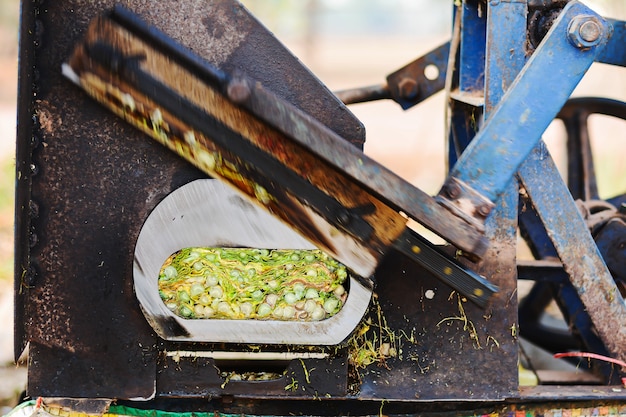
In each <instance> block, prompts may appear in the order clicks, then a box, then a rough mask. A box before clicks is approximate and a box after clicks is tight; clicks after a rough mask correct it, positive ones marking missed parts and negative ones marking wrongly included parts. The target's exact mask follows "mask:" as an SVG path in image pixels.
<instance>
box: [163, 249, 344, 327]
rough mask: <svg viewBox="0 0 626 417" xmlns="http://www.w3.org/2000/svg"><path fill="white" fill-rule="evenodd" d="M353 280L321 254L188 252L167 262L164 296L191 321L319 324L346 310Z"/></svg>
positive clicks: (259, 251)
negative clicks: (348, 280) (234, 320)
mask: <svg viewBox="0 0 626 417" xmlns="http://www.w3.org/2000/svg"><path fill="white" fill-rule="evenodd" d="M347 277H348V273H347V270H346V267H345V266H344V265H342V264H340V263H339V262H337V261H336V260H334V259H333V258H331V257H329V256H328V255H327V254H326V253H324V252H322V251H320V250H284V249H274V250H269V249H250V248H186V249H182V250H180V251H178V252H176V253H175V254H173V255H172V256H170V257H169V258H168V259H167V261H165V263H164V264H163V267H162V268H161V272H160V274H159V294H160V296H161V299H162V300H163V302H164V303H165V305H166V306H167V307H168V308H169V309H170V310H172V311H173V312H174V313H175V314H176V315H178V316H180V317H183V318H185V319H242V320H286V321H319V320H324V319H327V318H329V317H331V316H333V315H335V314H337V312H339V310H341V307H342V306H343V305H344V303H345V300H346V298H347V296H348V293H347V291H346V288H345V287H344V283H345V281H346V278H347Z"/></svg>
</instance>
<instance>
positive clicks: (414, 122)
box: [0, 0, 626, 415]
mask: <svg viewBox="0 0 626 417" xmlns="http://www.w3.org/2000/svg"><path fill="white" fill-rule="evenodd" d="M207 1H208V0H207ZM243 3H244V5H245V6H246V7H247V8H248V9H249V10H250V11H251V12H252V13H253V14H254V15H255V16H256V17H257V18H258V19H259V20H260V21H261V22H263V24H265V25H266V26H267V27H268V28H269V29H270V30H271V31H272V32H274V34H275V35H276V36H277V37H278V38H279V39H280V40H282V41H283V42H284V43H285V44H286V45H287V47H288V48H289V49H291V51H292V52H293V53H294V54H295V55H296V56H297V57H299V58H300V60H301V61H302V62H303V63H304V64H305V65H306V66H307V67H309V68H310V69H311V71H312V72H313V73H314V74H316V75H317V76H318V77H319V78H320V79H321V80H322V81H323V82H324V83H325V84H326V85H327V86H328V87H329V88H330V89H331V90H341V89H345V88H351V87H361V86H368V85H372V84H379V83H382V82H384V80H385V77H386V75H387V74H389V73H391V72H393V71H394V70H396V69H398V68H400V67H402V66H404V65H405V64H407V63H409V62H411V61H412V60H414V59H415V58H417V57H419V56H420V55H422V54H424V53H426V52H428V51H429V50H431V49H432V48H434V47H436V46H438V45H439V44H440V43H442V42H444V41H445V40H447V39H448V38H449V34H450V30H451V10H452V3H453V2H452V0H450V1H440V0H245V1H243ZM584 3H586V4H588V5H589V6H590V7H592V8H593V9H594V10H596V11H597V12H599V13H600V14H602V15H604V16H608V17H613V18H617V19H622V20H626V1H624V0H586V1H584ZM18 22H19V1H18V0H0V173H1V174H0V406H5V407H10V406H13V405H15V404H14V402H15V401H16V399H17V395H18V393H19V392H20V391H21V390H22V389H23V388H24V383H25V378H26V376H25V370H24V369H23V368H22V367H16V366H15V365H14V364H13V353H12V352H13V346H12V344H13V341H12V337H13V336H12V333H13V326H12V321H13V304H12V302H13V301H12V293H13V287H12V285H13V284H12V279H13V266H12V259H13V187H14V160H15V156H14V152H15V131H16V101H17V66H18V60H17V53H18V25H19V23H18ZM625 71H626V70H625V69H620V68H613V67H610V66H606V65H601V64H596V65H594V66H593V67H592V69H591V71H590V72H589V73H588V74H587V75H586V76H585V79H584V80H583V82H582V83H581V84H580V86H579V88H578V89H577V90H576V92H575V95H577V96H599V97H609V98H614V99H619V100H623V101H626V76H625V74H626V73H625ZM351 110H352V111H353V112H354V113H355V114H356V116H357V117H358V118H359V119H360V120H361V121H362V122H363V123H364V125H365V127H366V130H367V141H366V144H365V152H366V153H367V154H369V155H370V156H371V157H373V158H374V159H376V160H378V161H379V162H381V163H383V164H384V165H386V166H387V167H389V168H390V169H392V170H393V171H395V172H396V173H397V174H399V175H401V176H402V177H404V178H405V179H407V180H408V181H410V182H412V183H413V184H415V185H416V186H418V187H419V188H421V189H423V190H424V191H426V192H428V193H431V194H433V193H436V192H437V191H438V189H439V188H440V186H441V184H442V182H443V179H444V175H445V169H446V168H445V159H444V150H445V140H444V97H443V95H442V94H438V95H436V96H434V97H432V98H430V99H428V100H427V101H426V102H424V103H422V104H421V105H419V106H417V107H414V108H412V109H410V110H408V111H406V112H404V111H402V110H401V108H400V107H399V106H398V105H396V104H394V103H393V102H386V101H382V102H376V103H365V104H358V105H354V106H351ZM591 129H592V136H593V138H594V143H593V146H594V157H595V158H596V168H597V170H598V176H599V181H600V193H601V195H602V196H605V197H606V196H610V195H612V194H614V193H617V192H621V191H623V190H626V175H625V168H624V167H626V152H624V151H625V150H626V146H625V143H624V139H626V137H625V136H626V123H625V122H623V121H615V120H605V119H604V118H602V117H599V116H597V117H596V119H593V120H591ZM563 139H564V131H563V128H562V126H559V125H558V123H554V124H553V126H551V127H550V128H549V129H548V132H547V133H546V141H547V142H548V143H549V146H550V148H551V150H552V152H553V154H554V155H555V158H556V159H557V162H559V160H560V154H561V151H560V149H561V148H562V146H563ZM2 411H3V410H1V409H0V415H2V414H3V412H2Z"/></svg>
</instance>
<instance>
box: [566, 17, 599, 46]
mask: <svg viewBox="0 0 626 417" xmlns="http://www.w3.org/2000/svg"><path fill="white" fill-rule="evenodd" d="M603 29H604V28H603V26H602V24H601V23H600V21H599V20H598V19H597V18H596V17H594V16H576V17H574V18H573V19H572V20H571V21H570V23H569V26H568V27H567V35H568V37H569V40H570V42H571V43H572V45H574V46H575V47H577V48H580V49H589V48H591V47H592V46H596V45H598V44H599V43H600V42H601V41H602V32H603Z"/></svg>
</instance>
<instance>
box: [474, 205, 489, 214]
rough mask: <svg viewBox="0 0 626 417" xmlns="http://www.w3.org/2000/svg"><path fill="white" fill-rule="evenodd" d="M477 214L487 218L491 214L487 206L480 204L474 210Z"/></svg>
mask: <svg viewBox="0 0 626 417" xmlns="http://www.w3.org/2000/svg"><path fill="white" fill-rule="evenodd" d="M476 210H477V211H478V214H479V215H480V216H482V217H487V216H488V215H489V213H491V207H490V206H489V205H488V204H481V205H480V206H478V207H477V208H476Z"/></svg>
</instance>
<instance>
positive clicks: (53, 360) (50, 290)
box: [16, 1, 364, 398]
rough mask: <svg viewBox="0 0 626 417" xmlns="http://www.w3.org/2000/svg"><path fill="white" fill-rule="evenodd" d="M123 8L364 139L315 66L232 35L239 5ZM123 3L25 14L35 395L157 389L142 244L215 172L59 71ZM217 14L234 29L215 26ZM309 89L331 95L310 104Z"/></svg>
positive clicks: (25, 316)
mask: <svg viewBox="0 0 626 417" xmlns="http://www.w3.org/2000/svg"><path fill="white" fill-rule="evenodd" d="M123 3H124V4H125V5H126V6H128V7H129V8H131V9H134V10H137V11H138V12H139V13H142V14H144V16H145V18H146V19H147V20H148V21H150V22H151V23H152V24H154V25H156V26H158V27H160V28H162V29H163V30H164V31H166V32H168V33H169V34H170V35H171V36H174V37H176V38H178V39H179V40H181V41H182V42H183V43H184V44H185V45H187V46H188V47H189V48H191V49H192V50H195V51H199V52H200V53H202V54H204V55H205V56H207V57H208V58H215V57H217V58H220V59H221V61H220V62H223V63H224V65H232V66H240V67H241V66H244V64H245V65H252V67H253V68H254V69H255V70H256V69H259V71H258V72H256V73H257V74H261V75H262V73H263V71H264V69H270V71H271V72H270V73H265V74H266V75H265V76H266V77H267V80H264V81H265V82H267V83H268V84H269V85H274V86H277V87H278V86H280V87H281V88H282V90H280V93H282V94H284V95H285V96H287V97H289V98H294V97H298V100H300V102H299V103H300V104H302V105H303V106H306V105H312V106H313V107H311V108H307V110H309V111H314V112H315V113H316V114H317V115H318V116H320V117H321V118H322V119H323V118H324V117H326V121H329V123H330V124H331V125H333V126H334V128H336V129H337V130H339V131H341V133H342V135H344V136H346V137H348V138H350V139H351V141H352V142H353V143H354V144H356V145H359V144H362V141H363V135H364V132H363V129H362V126H361V124H360V123H359V122H358V121H357V120H356V119H355V118H354V117H353V116H352V115H351V114H350V113H349V112H348V111H347V110H345V108H344V107H343V106H342V105H341V104H337V102H338V101H336V99H334V97H333V96H332V94H330V92H327V91H326V90H325V87H324V86H323V85H321V83H319V82H318V81H317V80H316V79H314V77H312V76H311V75H310V74H309V75H307V74H306V70H303V69H302V68H296V67H298V65H296V64H295V63H296V60H295V58H293V57H290V56H289V55H288V54H287V53H286V51H284V50H282V49H281V47H280V46H279V45H278V43H277V42H276V41H272V40H271V39H270V37H269V36H270V35H269V34H268V33H267V32H264V30H262V29H261V27H260V26H258V25H257V24H256V23H254V22H253V21H252V20H249V26H248V29H249V32H247V33H246V32H243V33H241V34H242V35H245V36H243V37H240V38H238V39H233V36H234V35H235V34H234V31H235V27H234V25H228V24H227V23H228V22H229V20H228V19H229V18H230V19H231V20H230V21H232V19H233V18H234V17H233V16H237V18H238V19H239V18H242V19H243V18H245V19H250V18H249V17H247V15H246V13H245V12H244V11H243V9H241V8H237V7H236V8H234V9H232V10H231V9H227V3H228V2H206V3H203V4H201V5H198V4H196V2H167V1H164V2H147V1H126V2H123ZM113 4H114V2H113V1H90V2H86V1H63V2H23V6H22V7H23V11H22V23H23V27H22V33H23V36H22V43H21V46H20V54H21V55H20V56H21V66H20V110H19V114H20V121H19V124H20V131H19V136H18V144H17V148H18V154H17V160H18V168H17V169H18V179H19V186H18V202H17V224H18V227H17V229H16V230H17V233H16V271H18V272H17V273H16V294H17V295H16V301H17V302H16V317H17V319H18V321H17V323H16V334H17V337H16V354H19V353H20V352H21V351H22V349H23V348H24V347H25V345H26V343H27V341H30V342H31V350H30V360H29V363H30V366H29V374H30V375H29V387H28V393H29V394H30V395H43V396H74V397H120V396H121V397H122V398H149V397H151V396H152V395H154V389H155V388H154V381H155V377H156V373H157V367H156V353H157V348H156V337H155V335H154V334H153V332H152V330H151V329H150V327H149V326H148V324H147V323H146V322H145V319H144V318H143V316H142V314H141V311H140V309H139V306H138V304H137V301H136V299H135V296H134V294H133V288H132V254H133V249H134V242H135V240H136V238H137V234H138V232H139V228H140V227H141V225H142V223H143V219H145V217H146V216H147V214H148V213H149V212H150V211H151V209H152V208H153V207H154V206H155V205H156V204H157V203H158V202H159V201H160V200H161V199H162V198H164V197H165V196H166V195H167V194H168V193H169V192H170V191H172V190H174V189H176V188H177V187H179V186H180V185H182V184H185V183H187V182H189V181H191V180H193V179H196V178H201V177H204V174H202V173H200V172H199V171H197V170H196V169H195V168H193V167H191V166H190V165H188V164H187V163H185V162H183V161H182V160H180V159H179V158H177V157H176V156H175V155H170V154H169V153H167V152H163V150H162V148H161V147H160V146H158V145H157V144H153V143H150V141H146V139H145V137H143V135H141V134H139V133H138V132H136V131H134V130H133V129H132V128H130V127H128V126H125V125H124V124H123V123H122V122H121V121H118V120H117V119H116V118H115V117H113V116H112V115H109V114H108V113H107V112H105V111H103V110H102V109H101V108H100V107H99V106H98V105H97V104H95V103H93V102H91V101H90V100H89V99H88V98H87V97H86V96H85V95H84V94H83V93H81V92H80V91H79V90H78V89H76V88H74V87H72V86H71V84H69V83H68V82H67V80H65V79H63V78H62V76H61V71H60V68H61V63H62V62H63V61H64V60H65V59H67V57H68V56H69V54H70V51H71V49H72V48H73V46H74V44H75V42H76V41H77V40H78V39H79V37H80V36H81V35H82V33H83V32H84V30H85V29H86V27H87V24H88V22H89V21H90V20H91V19H92V18H94V17H95V16H96V15H98V14H100V13H101V12H102V11H104V10H105V9H108V8H110V7H112V6H113ZM172 10H175V11H176V12H175V13H172V12H171V11H172ZM215 13H217V14H220V16H221V17H220V19H221V20H220V19H217V20H218V21H220V22H223V23H224V24H225V26H224V27H210V26H208V24H209V22H211V19H209V16H211V14H215ZM228 13H234V15H231V16H228ZM211 39H213V41H211ZM215 40H218V41H220V40H221V43H220V42H217V41H215ZM216 42H217V43H216ZM272 42H273V43H272ZM218 44H219V45H221V46H220V47H218V48H216V49H214V50H212V51H210V50H209V49H210V48H211V46H215V45H218ZM260 44H263V45H268V46H269V47H270V49H269V50H264V49H263V48H260V47H259V45H260ZM224 45H230V48H225V47H224ZM207 48H209V49H207ZM247 49H248V50H249V49H254V50H255V53H254V54H253V55H254V56H255V57H257V61H254V60H247V58H246V60H245V61H246V62H245V63H244V62H243V61H244V59H243V57H247V56H248V54H249V53H250V51H245V50H247ZM226 51H227V52H228V54H226V55H220V54H224V53H225V52H226ZM211 54H213V56H211ZM264 54H268V55H271V56H272V57H273V62H274V63H280V65H260V62H261V61H263V59H267V56H268V55H264ZM274 59H275V60H274ZM281 60H282V61H281ZM287 73H289V74H291V75H290V77H291V78H290V77H288V74H287ZM294 77H295V78H294ZM304 91H314V94H315V95H316V97H320V98H322V99H321V100H320V102H316V101H315V100H310V97H311V96H307V95H305V94H303V92H304ZM329 100H330V101H333V100H335V103H331V102H330V101H329ZM318 106H319V107H318ZM322 116H324V117H322ZM32 120H34V121H35V124H34V126H33V125H32ZM32 137H36V138H37V140H34V141H32ZM31 143H33V144H32V145H31ZM31 200H32V202H33V203H31ZM22 271H23V273H22ZM121 376H123V377H121Z"/></svg>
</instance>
